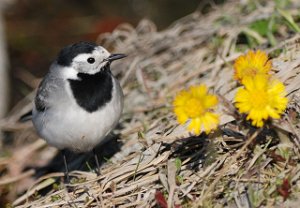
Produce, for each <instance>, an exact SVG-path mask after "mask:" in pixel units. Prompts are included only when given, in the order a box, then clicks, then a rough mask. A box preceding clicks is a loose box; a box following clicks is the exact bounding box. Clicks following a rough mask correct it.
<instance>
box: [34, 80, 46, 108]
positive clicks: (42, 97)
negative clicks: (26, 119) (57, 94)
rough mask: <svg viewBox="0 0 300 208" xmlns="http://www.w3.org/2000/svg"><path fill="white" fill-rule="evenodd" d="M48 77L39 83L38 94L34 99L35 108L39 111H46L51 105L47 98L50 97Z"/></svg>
mask: <svg viewBox="0 0 300 208" xmlns="http://www.w3.org/2000/svg"><path fill="white" fill-rule="evenodd" d="M47 85H48V83H47V77H45V78H44V79H43V80H42V82H41V83H40V85H39V88H38V90H37V94H36V97H35V100H34V104H35V108H36V110H37V111H40V112H42V111H45V110H46V109H47V108H48V107H49V102H48V100H47V98H48V97H49V90H48V86H47Z"/></svg>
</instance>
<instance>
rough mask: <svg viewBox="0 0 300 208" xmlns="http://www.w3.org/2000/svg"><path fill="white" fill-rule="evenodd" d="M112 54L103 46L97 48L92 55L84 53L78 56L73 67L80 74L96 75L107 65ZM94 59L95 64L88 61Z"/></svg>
mask: <svg viewBox="0 0 300 208" xmlns="http://www.w3.org/2000/svg"><path fill="white" fill-rule="evenodd" d="M109 56H110V53H109V52H108V51H107V50H106V49H104V48H103V47H101V46H98V47H96V48H95V50H94V51H93V52H92V53H83V54H79V55H77V56H76V57H75V58H74V59H73V62H72V67H73V68H74V69H75V70H77V71H78V72H84V73H87V74H94V73H97V72H99V71H100V69H101V68H102V67H103V66H105V65H106V64H107V61H105V59H107V58H108V57H109ZM89 58H93V59H94V60H95V62H93V63H89V62H88V59H89Z"/></svg>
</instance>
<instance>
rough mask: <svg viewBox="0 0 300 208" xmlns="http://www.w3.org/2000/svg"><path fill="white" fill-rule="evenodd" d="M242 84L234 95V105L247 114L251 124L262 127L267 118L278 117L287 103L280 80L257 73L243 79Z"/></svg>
mask: <svg viewBox="0 0 300 208" xmlns="http://www.w3.org/2000/svg"><path fill="white" fill-rule="evenodd" d="M243 85H244V86H243V87H241V88H239V89H238V91H237V93H236V95H235V106H236V107H237V108H238V110H239V112H240V113H246V114H248V116H247V120H251V121H252V125H254V126H257V127H262V126H263V125H264V121H265V120H267V119H268V118H274V119H279V118H280V115H281V114H282V113H283V112H284V110H285V109H286V106H287V103H288V99H287V98H286V97H285V96H286V91H285V87H284V85H283V83H282V82H280V81H279V80H276V79H269V78H268V77H266V76H264V75H257V76H255V77H253V78H252V77H247V78H245V79H243Z"/></svg>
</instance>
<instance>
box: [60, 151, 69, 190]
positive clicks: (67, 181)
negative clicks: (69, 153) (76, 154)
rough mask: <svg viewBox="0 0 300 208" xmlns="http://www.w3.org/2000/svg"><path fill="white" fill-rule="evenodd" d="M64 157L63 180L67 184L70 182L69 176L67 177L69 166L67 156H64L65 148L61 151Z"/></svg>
mask: <svg viewBox="0 0 300 208" xmlns="http://www.w3.org/2000/svg"><path fill="white" fill-rule="evenodd" d="M61 153H62V155H63V159H64V164H65V182H66V183H67V184H68V183H70V177H69V167H68V163H67V157H66V150H62V151H61Z"/></svg>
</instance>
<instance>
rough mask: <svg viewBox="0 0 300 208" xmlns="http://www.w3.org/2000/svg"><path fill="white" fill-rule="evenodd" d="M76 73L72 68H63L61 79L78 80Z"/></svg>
mask: <svg viewBox="0 0 300 208" xmlns="http://www.w3.org/2000/svg"><path fill="white" fill-rule="evenodd" d="M77 73H78V71H76V70H75V69H74V68H73V67H64V69H63V70H62V77H63V78H64V79H66V80H67V79H78V77H77Z"/></svg>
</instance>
